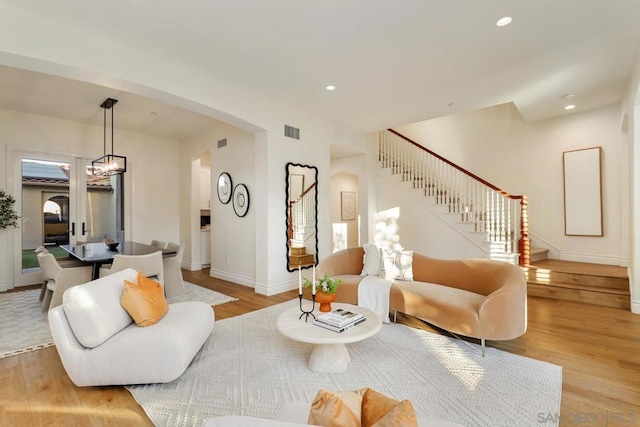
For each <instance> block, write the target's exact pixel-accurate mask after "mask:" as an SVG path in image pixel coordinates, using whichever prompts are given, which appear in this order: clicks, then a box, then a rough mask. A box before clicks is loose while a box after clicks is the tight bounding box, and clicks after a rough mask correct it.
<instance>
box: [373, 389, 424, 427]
mask: <svg viewBox="0 0 640 427" xmlns="http://www.w3.org/2000/svg"><path fill="white" fill-rule="evenodd" d="M397 426H403V427H418V420H417V418H416V413H415V411H414V409H413V405H412V404H411V401H409V400H403V401H402V402H398V401H397V400H395V399H392V398H390V397H387V396H385V395H384V394H381V393H378V392H377V391H375V390H372V389H370V388H367V389H366V390H365V392H364V395H363V396H362V427H397Z"/></svg>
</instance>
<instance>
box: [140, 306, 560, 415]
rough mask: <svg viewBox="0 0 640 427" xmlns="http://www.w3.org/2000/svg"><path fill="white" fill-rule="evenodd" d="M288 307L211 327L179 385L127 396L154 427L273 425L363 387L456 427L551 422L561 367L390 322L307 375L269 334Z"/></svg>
mask: <svg viewBox="0 0 640 427" xmlns="http://www.w3.org/2000/svg"><path fill="white" fill-rule="evenodd" d="M296 304H298V301H297V300H293V301H290V302H286V303H283V304H279V305H276V306H273V307H269V308H266V309H263V310H259V311H255V312H252V313H249V314H245V315H243V316H238V317H234V318H230V319H225V320H220V321H217V322H216V323H215V325H214V328H213V332H212V333H211V336H210V337H209V339H208V340H207V341H206V342H205V344H204V346H203V348H202V349H201V350H200V352H199V353H198V354H197V355H196V357H195V359H194V360H193V362H192V363H191V365H190V366H189V367H188V368H187V370H186V371H185V373H184V374H183V375H182V376H181V377H180V378H178V379H177V380H175V381H173V382H171V383H167V384H150V385H138V386H128V387H127V389H128V390H129V391H130V392H131V394H132V395H133V397H134V398H135V399H136V401H137V402H138V403H139V404H140V405H141V406H142V408H143V409H144V410H145V412H146V413H147V414H148V416H149V418H150V419H151V421H152V422H153V423H154V424H155V425H156V426H200V425H202V424H203V423H204V421H205V420H207V419H208V418H211V417H216V416H222V415H249V416H254V417H261V418H273V416H274V415H275V414H276V412H277V411H278V409H279V408H280V407H281V406H282V405H283V404H285V403H289V402H296V403H302V402H304V403H310V402H311V401H312V400H313V398H314V396H315V395H316V393H317V392H318V390H319V389H321V388H327V389H330V390H353V389H359V388H364V387H371V388H373V389H375V390H377V391H379V392H381V393H384V394H386V395H388V396H391V397H393V398H395V399H398V400H402V399H410V400H411V401H412V403H413V406H414V408H415V410H416V414H417V415H418V417H421V418H431V419H439V420H447V421H453V422H457V423H459V424H463V425H466V426H539V420H540V418H539V414H541V413H542V414H560V396H561V390H562V368H561V367H559V366H555V365H551V364H549V363H545V362H540V361H536V360H533V359H529V358H526V357H522V356H517V355H513V354H510V353H506V352H503V351H500V350H496V349H493V348H487V355H486V357H484V358H483V357H482V356H481V352H480V348H479V346H477V345H474V344H469V343H467V342H464V341H460V340H456V339H452V338H448V337H444V336H441V335H437V334H433V333H430V332H426V331H422V330H418V329H413V328H410V327H407V326H404V325H400V324H385V325H383V326H382V330H381V331H380V332H379V333H378V334H376V335H374V336H373V337H371V338H368V339H366V340H364V341H361V342H359V343H354V344H349V345H348V346H347V347H348V349H349V352H350V354H351V358H352V360H351V362H350V364H349V370H348V371H347V372H346V373H342V374H322V373H317V372H313V371H310V370H309V369H307V359H308V357H309V354H310V351H311V346H310V345H309V344H303V343H298V342H295V341H292V340H290V339H288V338H285V337H284V336H282V335H281V334H280V333H279V332H278V331H277V330H276V327H275V324H276V319H277V317H278V315H279V314H280V313H281V312H283V311H284V310H286V309H288V308H290V307H293V306H295V305H296ZM548 425H552V424H548Z"/></svg>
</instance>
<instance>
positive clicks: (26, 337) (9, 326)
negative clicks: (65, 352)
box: [0, 282, 237, 359]
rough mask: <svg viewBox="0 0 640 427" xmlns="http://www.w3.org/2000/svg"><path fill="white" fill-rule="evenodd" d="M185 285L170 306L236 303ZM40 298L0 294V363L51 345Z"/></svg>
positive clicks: (27, 294)
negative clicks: (200, 303) (16, 355)
mask: <svg viewBox="0 0 640 427" xmlns="http://www.w3.org/2000/svg"><path fill="white" fill-rule="evenodd" d="M184 284H185V290H186V292H185V294H184V295H180V296H177V297H173V298H169V303H173V302H180V301H202V302H205V303H207V304H210V305H218V304H224V303H226V302H230V301H235V300H236V299H237V298H232V297H229V296H227V295H223V294H221V293H219V292H215V291H212V290H209V289H207V288H203V287H202V286H198V285H194V284H193V283H189V282H184ZM39 296H40V289H31V290H27V291H19V292H11V293H5V294H0V359H1V358H3V357H8V356H13V355H15V354H21V353H25V352H28V351H33V350H38V349H41V348H45V347H50V346H52V345H53V341H52V338H51V331H50V330H49V322H48V320H47V313H46V312H45V313H43V312H42V310H41V307H42V305H41V302H40V301H39V299H38V298H39Z"/></svg>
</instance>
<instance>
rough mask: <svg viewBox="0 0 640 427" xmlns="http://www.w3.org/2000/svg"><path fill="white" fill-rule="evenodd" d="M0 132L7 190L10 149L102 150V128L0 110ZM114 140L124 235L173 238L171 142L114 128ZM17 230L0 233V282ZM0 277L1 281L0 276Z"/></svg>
mask: <svg viewBox="0 0 640 427" xmlns="http://www.w3.org/2000/svg"><path fill="white" fill-rule="evenodd" d="M0 136H2V138H1V140H0V152H1V153H2V157H0V161H1V162H2V164H3V173H0V176H1V177H0V180H1V181H0V184H4V185H5V186H4V187H3V188H9V184H8V182H11V183H13V184H15V182H14V180H15V179H18V178H17V177H18V176H19V175H20V170H18V171H17V172H16V173H17V176H16V177H15V178H14V177H12V176H11V175H10V171H11V170H12V168H10V167H9V165H10V163H11V162H12V158H13V155H14V153H15V152H18V151H29V152H32V153H60V154H64V155H70V156H73V157H77V158H87V159H93V158H96V157H99V156H101V155H102V149H103V147H102V144H103V129H102V126H89V125H85V124H82V123H77V122H71V121H66V120H60V119H55V118H51V117H44V116H39V115H35V114H27V113H21V112H18V111H11V110H4V109H0ZM114 140H115V150H116V152H117V153H118V154H121V155H124V156H127V165H128V167H129V171H128V172H127V173H126V174H125V186H126V187H125V188H126V194H125V198H126V202H125V218H126V219H127V220H128V223H127V224H126V229H127V235H126V237H127V239H130V240H135V241H140V242H150V241H151V240H152V239H159V240H177V239H178V237H179V227H178V190H179V179H178V177H179V174H178V163H177V162H176V159H177V158H178V143H177V141H173V140H169V139H162V138H156V137H151V136H148V135H140V134H135V133H131V132H124V131H119V130H117V129H116V131H115V134H114ZM150 153H152V154H153V155H150ZM5 165H6V167H5ZM18 185H19V184H18ZM14 186H15V185H13V186H12V187H14ZM11 193H13V191H11ZM18 209H20V207H18ZM21 233H22V231H21V229H16V230H12V229H9V230H5V231H4V232H0V238H4V239H6V240H5V242H4V244H7V245H8V246H7V250H6V252H5V251H3V256H0V259H3V260H7V261H8V262H7V266H6V267H5V270H4V275H3V274H2V273H3V271H2V270H0V282H5V281H6V282H9V283H8V287H9V288H12V287H13V286H12V284H11V283H10V282H11V281H12V277H13V270H12V269H11V267H10V266H12V265H13V256H12V254H13V247H14V244H13V242H20V241H21ZM0 247H2V242H1V241H0ZM4 254H6V256H5V255H4ZM0 267H1V265H0ZM3 276H4V277H6V279H4V280H2V279H3Z"/></svg>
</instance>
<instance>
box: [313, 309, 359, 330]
mask: <svg viewBox="0 0 640 427" xmlns="http://www.w3.org/2000/svg"><path fill="white" fill-rule="evenodd" d="M365 320H367V318H366V317H364V316H363V315H362V314H360V313H354V312H353V311H349V310H345V309H342V308H338V309H336V310H333V311H330V312H328V313H322V314H320V315H319V316H318V317H317V318H316V319H315V320H314V321H313V324H314V325H316V326H320V327H322V328H325V329H329V330H330V331H334V332H344V331H346V330H347V329H350V328H353V327H354V326H356V325H359V324H360V323H362V322H364V321H365Z"/></svg>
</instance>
